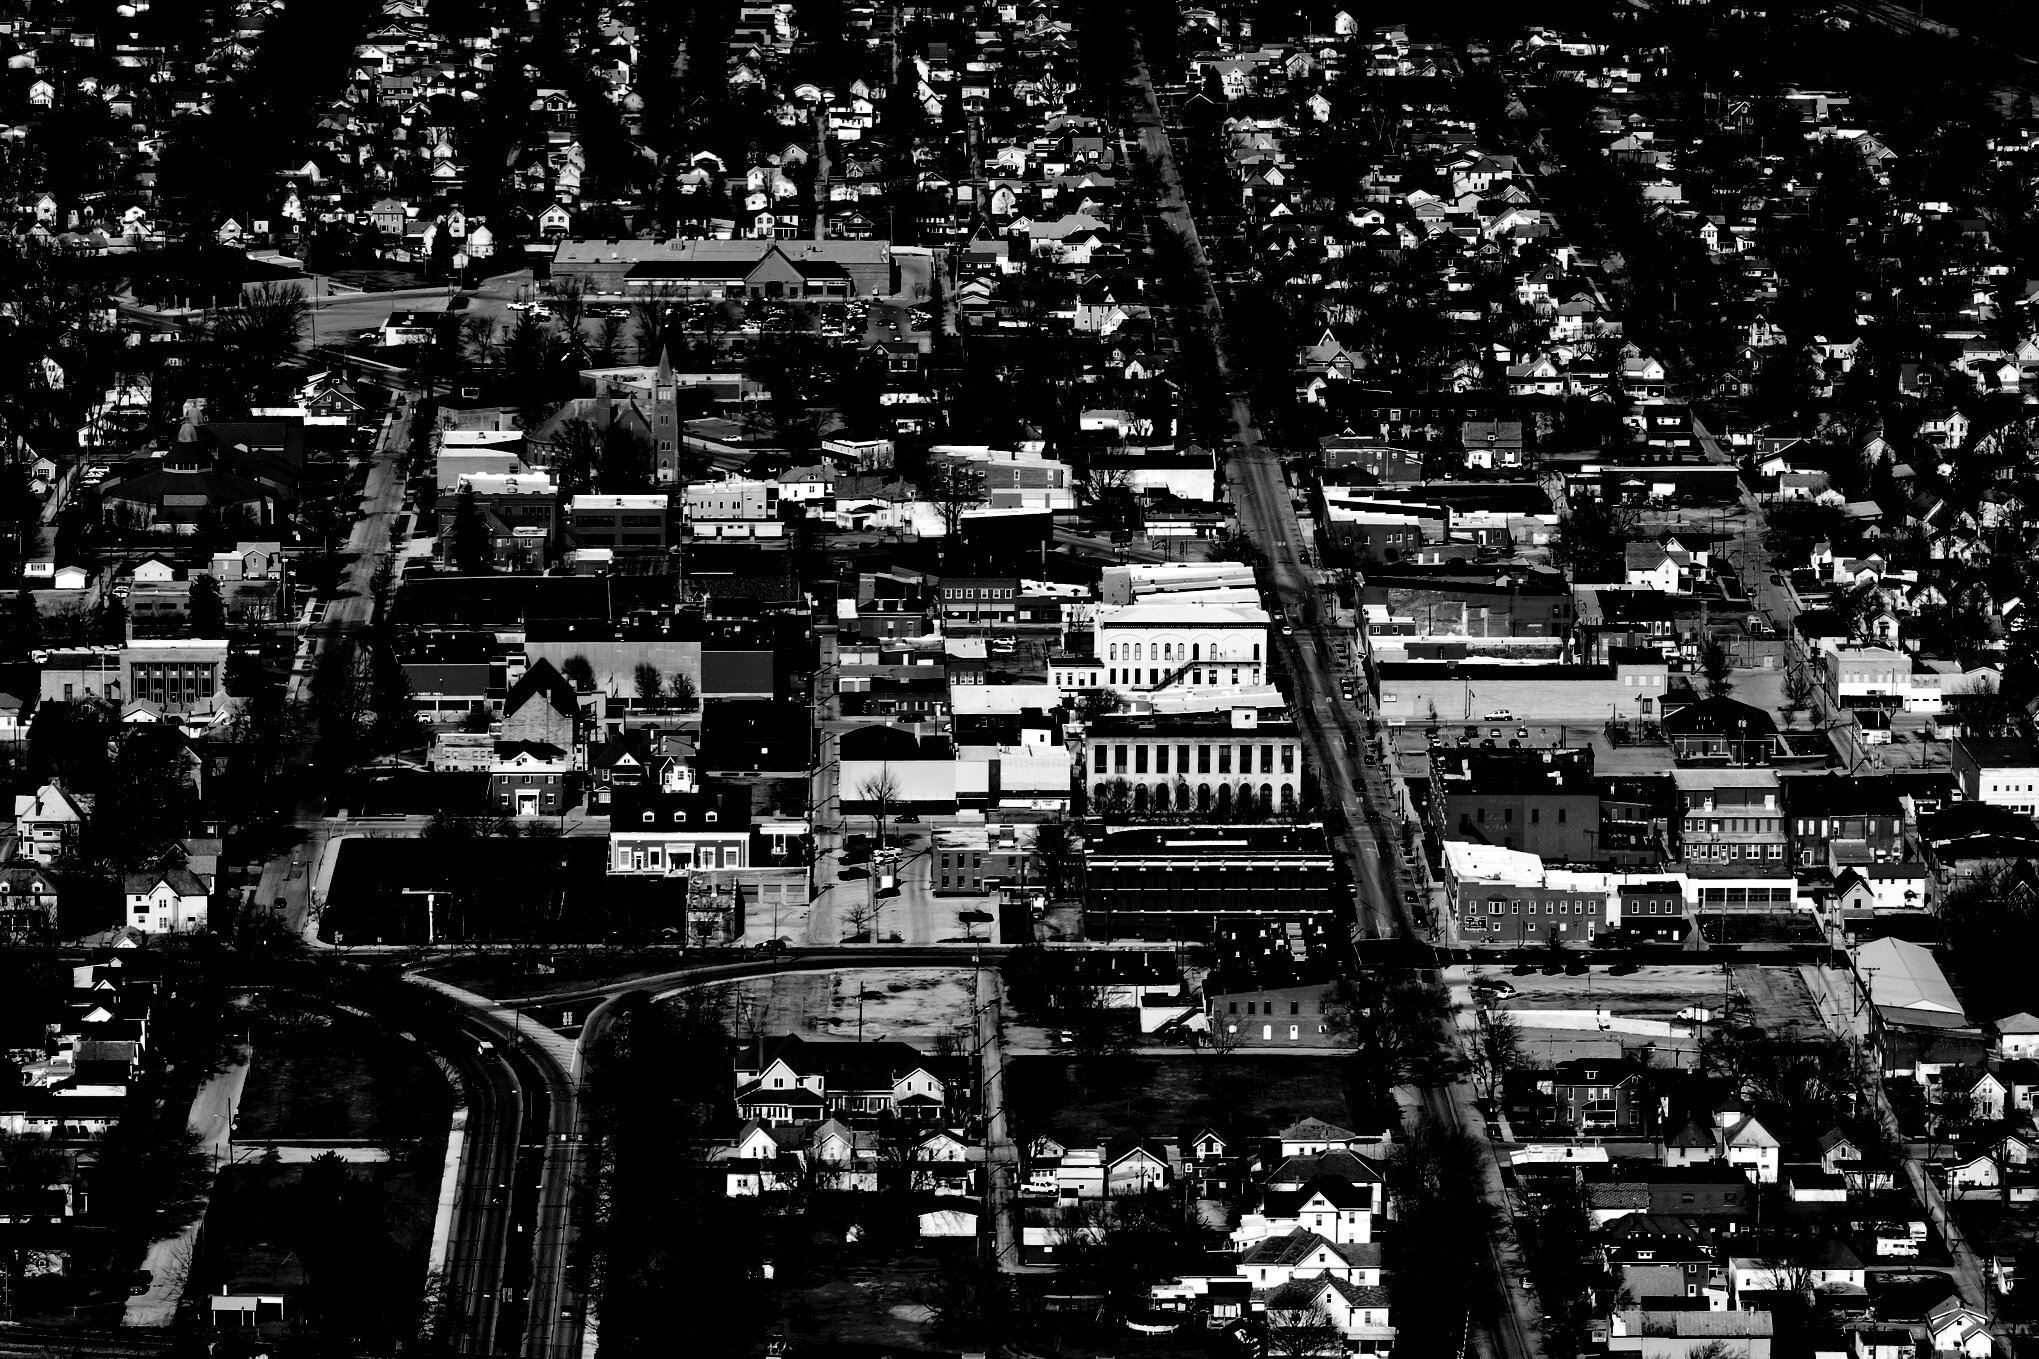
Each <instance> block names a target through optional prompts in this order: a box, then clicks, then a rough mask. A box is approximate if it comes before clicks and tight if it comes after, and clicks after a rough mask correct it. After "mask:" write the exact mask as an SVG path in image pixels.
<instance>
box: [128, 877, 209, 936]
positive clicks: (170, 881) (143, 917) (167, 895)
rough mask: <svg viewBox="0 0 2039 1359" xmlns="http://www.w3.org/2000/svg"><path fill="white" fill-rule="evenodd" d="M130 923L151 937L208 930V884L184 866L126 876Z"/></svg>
mask: <svg viewBox="0 0 2039 1359" xmlns="http://www.w3.org/2000/svg"><path fill="white" fill-rule="evenodd" d="M126 887H127V921H126V923H127V924H128V925H129V926H131V927H132V928H134V929H138V930H142V931H145V932H147V933H149V934H178V933H182V932H184V931H186V930H202V929H204V928H205V912H206V901H207V897H206V891H205V884H204V883H203V882H201V881H200V880H199V877H198V875H197V874H195V873H193V872H192V871H191V870H190V869H188V868H185V867H184V866H183V865H181V864H179V865H173V866H171V867H169V868H163V869H158V870H156V871H154V872H149V873H130V874H128V875H127V880H126Z"/></svg>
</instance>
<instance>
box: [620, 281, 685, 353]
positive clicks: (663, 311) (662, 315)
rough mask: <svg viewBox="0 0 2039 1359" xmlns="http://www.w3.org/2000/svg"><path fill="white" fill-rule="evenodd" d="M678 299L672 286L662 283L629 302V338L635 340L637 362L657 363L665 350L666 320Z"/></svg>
mask: <svg viewBox="0 0 2039 1359" xmlns="http://www.w3.org/2000/svg"><path fill="white" fill-rule="evenodd" d="M678 300H679V299H678V296H677V294H675V293H674V291H673V290H672V288H670V287H668V286H663V285H662V286H660V287H656V288H653V289H652V290H651V292H650V293H649V294H647V295H646V296H644V297H641V298H638V299H637V300H636V301H634V302H632V303H631V304H630V318H631V328H632V335H631V338H632V339H634V340H636V342H637V361H638V362H639V363H657V362H658V361H659V356H660V355H661V354H662V353H664V352H665V347H666V331H667V320H668V318H669V315H670V313H671V312H672V309H673V307H674V306H675V305H676V303H677V302H678Z"/></svg>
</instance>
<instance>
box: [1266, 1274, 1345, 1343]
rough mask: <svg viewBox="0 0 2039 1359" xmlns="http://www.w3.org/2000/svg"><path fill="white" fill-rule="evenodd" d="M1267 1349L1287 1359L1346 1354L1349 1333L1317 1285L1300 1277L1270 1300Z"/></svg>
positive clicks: (1268, 1305)
mask: <svg viewBox="0 0 2039 1359" xmlns="http://www.w3.org/2000/svg"><path fill="white" fill-rule="evenodd" d="M1321 1286H1322V1285H1321V1284H1319V1285H1318V1287H1321ZM1267 1351H1268V1353H1269V1354H1274V1355H1281V1356H1284V1359H1313V1356H1315V1355H1320V1354H1341V1355H1342V1354H1344V1353H1345V1334H1344V1332H1342V1331H1340V1330H1339V1329H1338V1325H1337V1323H1336V1322H1334V1321H1332V1319H1331V1313H1330V1312H1329V1311H1327V1310H1325V1307H1324V1304H1323V1303H1322V1302H1320V1301H1318V1300H1317V1288H1312V1287H1311V1286H1310V1284H1309V1283H1307V1282H1304V1281H1301V1280H1298V1281H1297V1282H1295V1283H1292V1284H1290V1285H1288V1287H1286V1288H1284V1289H1282V1290H1281V1291H1280V1292H1278V1293H1276V1294H1275V1296H1274V1297H1273V1298H1271V1299H1269V1301H1268V1304H1267Z"/></svg>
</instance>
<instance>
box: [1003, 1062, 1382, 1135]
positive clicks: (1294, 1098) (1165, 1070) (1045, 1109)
mask: <svg viewBox="0 0 2039 1359" xmlns="http://www.w3.org/2000/svg"><path fill="white" fill-rule="evenodd" d="M1006 1083H1007V1087H1008V1089H1009V1092H1010V1098H1011V1100H1012V1108H1013V1122H1014V1132H1015V1134H1016V1135H1018V1136H1022V1137H1024V1136H1028V1135H1031V1134H1033V1133H1036V1132H1053V1133H1056V1134H1057V1135H1059V1136H1062V1137H1067V1138H1085V1137H1092V1138H1099V1137H1101V1138H1117V1137H1171V1138H1172V1137H1175V1136H1176V1135H1178V1134H1179V1133H1181V1132H1183V1131H1184V1130H1185V1125H1190V1124H1200V1123H1210V1124H1213V1125H1215V1126H1217V1127H1219V1128H1220V1129H1222V1130H1225V1131H1227V1132H1233V1133H1237V1134H1240V1135H1245V1136H1252V1135H1256V1134H1259V1133H1264V1132H1270V1131H1274V1130H1277V1129H1279V1128H1282V1127H1284V1126H1286V1125H1287V1124H1289V1123H1293V1122H1295V1121H1296V1120H1297V1119H1300V1118H1305V1117H1309V1116H1312V1115H1314V1116H1315V1117H1317V1118H1321V1119H1325V1120H1326V1121H1328V1122H1332V1123H1339V1124H1343V1125H1345V1126H1347V1127H1352V1128H1356V1129H1357V1128H1360V1127H1361V1125H1362V1123H1363V1122H1365V1120H1364V1119H1361V1120H1360V1122H1355V1121H1354V1120H1355V1118H1358V1117H1359V1116H1358V1115H1355V1113H1354V1111H1353V1109H1352V1105H1351V1101H1350V1099H1349V1096H1348V1091H1347V1089H1346V1084H1345V1078H1344V1073H1343V1067H1342V1065H1341V1064H1340V1061H1339V1059H1338V1058H1337V1057H1336V1056H1330V1055H1327V1056H1324V1057H1314V1056H1312V1057H1291V1056H1287V1055H1284V1056H1280V1057H1259V1058H1256V1057H1252V1056H1246V1055H1241V1054H1238V1053H1234V1054H1233V1055H1231V1056H1230V1057H1227V1058H1224V1059H1222V1060H1217V1061H1213V1060H1210V1059H1207V1058H1203V1057H1197V1056H1193V1055H1190V1054H1187V1053H1185V1054H1184V1055H1183V1056H1181V1057H1116V1058H1112V1057H1105V1058H1095V1059H1078V1060H1075V1061H1071V1060H1068V1059H1065V1058H1061V1057H1022V1058H1016V1059H1014V1060H1012V1061H1010V1062H1009V1063H1008V1064H1007V1066H1006ZM1375 1122H1376V1123H1377V1122H1378V1120H1375Z"/></svg>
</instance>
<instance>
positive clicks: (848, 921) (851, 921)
mask: <svg viewBox="0 0 2039 1359" xmlns="http://www.w3.org/2000/svg"><path fill="white" fill-rule="evenodd" d="M839 914H840V915H841V916H842V921H843V924H844V925H846V926H847V927H848V929H847V930H845V931H844V933H843V939H842V941H843V942H848V941H850V940H853V939H862V938H863V937H864V936H866V935H868V934H869V933H870V931H871V917H872V916H873V915H874V914H875V912H874V911H873V910H872V909H871V903H870V902H868V901H857V902H853V903H852V904H850V905H848V906H844V907H843V908H842V909H841V911H840V912H839Z"/></svg>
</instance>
